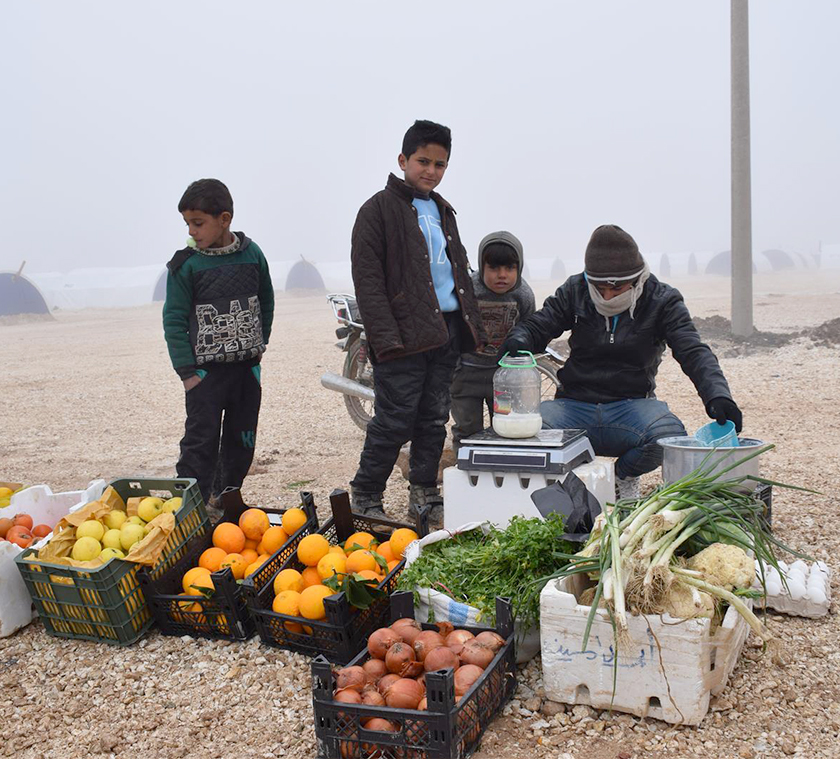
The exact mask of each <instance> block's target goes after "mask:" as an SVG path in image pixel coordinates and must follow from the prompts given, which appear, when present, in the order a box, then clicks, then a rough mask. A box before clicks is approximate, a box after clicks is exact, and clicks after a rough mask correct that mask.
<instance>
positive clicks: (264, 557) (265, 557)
mask: <svg viewBox="0 0 840 759" xmlns="http://www.w3.org/2000/svg"><path fill="white" fill-rule="evenodd" d="M270 558H271V555H270V554H267V553H261V554H260V555H259V556H257V561H258V562H260V564H265V563H266V562H267V561H268V560H269V559H270Z"/></svg>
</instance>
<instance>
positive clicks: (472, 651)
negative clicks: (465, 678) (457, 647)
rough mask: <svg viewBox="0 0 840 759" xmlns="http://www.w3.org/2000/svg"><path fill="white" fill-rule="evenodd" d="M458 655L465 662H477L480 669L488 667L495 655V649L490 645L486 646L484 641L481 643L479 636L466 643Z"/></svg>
mask: <svg viewBox="0 0 840 759" xmlns="http://www.w3.org/2000/svg"><path fill="white" fill-rule="evenodd" d="M458 655H459V656H460V657H461V661H462V662H463V663H464V664H475V665H476V666H478V667H479V668H480V669H486V668H487V667H488V666H489V665H490V662H492V661H493V657H494V656H495V654H494V653H493V649H492V648H490V646H485V645H484V643H480V642H479V641H478V638H476V639H475V640H468V641H467V642H466V643H464V647H463V648H462V649H461V653H460V654H458Z"/></svg>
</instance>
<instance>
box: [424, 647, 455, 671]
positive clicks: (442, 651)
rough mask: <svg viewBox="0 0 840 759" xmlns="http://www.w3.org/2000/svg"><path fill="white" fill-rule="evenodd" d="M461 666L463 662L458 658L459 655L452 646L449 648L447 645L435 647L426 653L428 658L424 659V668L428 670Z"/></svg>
mask: <svg viewBox="0 0 840 759" xmlns="http://www.w3.org/2000/svg"><path fill="white" fill-rule="evenodd" d="M460 666H461V662H460V661H459V660H458V656H457V655H456V654H455V652H454V651H453V650H452V649H451V648H447V647H446V646H438V647H437V648H433V649H432V650H431V651H429V653H428V654H426V658H425V659H424V660H423V669H425V670H426V672H435V671H436V670H438V669H446V668H447V667H451V668H452V669H453V670H455V669H458V667H460Z"/></svg>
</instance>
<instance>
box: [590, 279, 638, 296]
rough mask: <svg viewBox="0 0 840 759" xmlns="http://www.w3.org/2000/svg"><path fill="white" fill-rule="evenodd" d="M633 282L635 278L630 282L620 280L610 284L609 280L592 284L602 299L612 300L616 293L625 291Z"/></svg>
mask: <svg viewBox="0 0 840 759" xmlns="http://www.w3.org/2000/svg"><path fill="white" fill-rule="evenodd" d="M634 284H636V281H635V280H633V281H631V282H621V283H619V284H616V283H613V284H610V283H609V282H593V283H592V286H593V287H594V288H595V289H596V290H597V291H598V293H599V294H600V296H601V297H602V298H603V299H604V300H612V299H613V298H615V297H616V296H617V295H622V294H623V293H626V292H627V291H628V290H629V289H630V288H631V287H633V285H634Z"/></svg>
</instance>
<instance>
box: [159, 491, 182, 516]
mask: <svg viewBox="0 0 840 759" xmlns="http://www.w3.org/2000/svg"><path fill="white" fill-rule="evenodd" d="M182 503H183V499H182V498H181V496H179V495H178V496H175V497H174V498H170V499H169V500H168V501H164V503H163V510H164V511H166V512H168V513H170V514H174V513H175V512H176V511H178V509H180V508H181V504H182Z"/></svg>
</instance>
